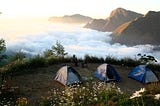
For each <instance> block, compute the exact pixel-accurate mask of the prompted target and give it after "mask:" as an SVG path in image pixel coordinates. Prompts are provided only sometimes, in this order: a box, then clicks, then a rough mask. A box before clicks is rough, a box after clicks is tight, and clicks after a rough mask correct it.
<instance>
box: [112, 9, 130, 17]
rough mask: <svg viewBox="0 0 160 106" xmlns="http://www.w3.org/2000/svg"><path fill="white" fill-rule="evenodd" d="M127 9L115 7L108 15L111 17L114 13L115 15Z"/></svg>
mask: <svg viewBox="0 0 160 106" xmlns="http://www.w3.org/2000/svg"><path fill="white" fill-rule="evenodd" d="M127 11H128V10H126V9H124V8H121V7H119V8H116V9H115V10H113V11H112V12H111V14H110V17H112V16H114V15H116V14H122V13H125V12H127Z"/></svg>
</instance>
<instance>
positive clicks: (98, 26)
mask: <svg viewBox="0 0 160 106" xmlns="http://www.w3.org/2000/svg"><path fill="white" fill-rule="evenodd" d="M105 24H106V20H104V19H94V20H92V21H90V22H88V23H87V24H86V25H85V26H84V28H90V29H94V30H98V31H102V29H103V27H104V25H105Z"/></svg>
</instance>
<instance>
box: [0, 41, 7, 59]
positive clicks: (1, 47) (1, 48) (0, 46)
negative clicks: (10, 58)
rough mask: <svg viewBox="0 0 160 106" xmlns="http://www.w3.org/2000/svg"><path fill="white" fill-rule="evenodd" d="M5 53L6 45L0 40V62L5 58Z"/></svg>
mask: <svg viewBox="0 0 160 106" xmlns="http://www.w3.org/2000/svg"><path fill="white" fill-rule="evenodd" d="M5 51H6V44H5V40H4V39H0V62H1V61H2V60H3V59H5V58H6V55H5V54H4V52H5Z"/></svg>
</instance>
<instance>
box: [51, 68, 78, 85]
mask: <svg viewBox="0 0 160 106" xmlns="http://www.w3.org/2000/svg"><path fill="white" fill-rule="evenodd" d="M54 80H56V81H58V82H60V83H62V84H63V85H72V84H75V83H78V82H80V81H81V76H80V75H79V73H78V72H77V71H76V70H75V69H73V68H72V67H71V66H63V67H61V68H60V69H59V70H58V72H57V74H56V77H55V78H54Z"/></svg>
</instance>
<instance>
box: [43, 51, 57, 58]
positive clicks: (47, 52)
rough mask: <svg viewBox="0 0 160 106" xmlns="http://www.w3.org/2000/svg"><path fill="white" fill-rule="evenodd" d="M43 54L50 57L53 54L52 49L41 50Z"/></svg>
mask: <svg viewBox="0 0 160 106" xmlns="http://www.w3.org/2000/svg"><path fill="white" fill-rule="evenodd" d="M43 55H44V57H50V56H53V55H55V54H54V53H53V51H52V50H50V49H47V50H46V51H44V52H43Z"/></svg>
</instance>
